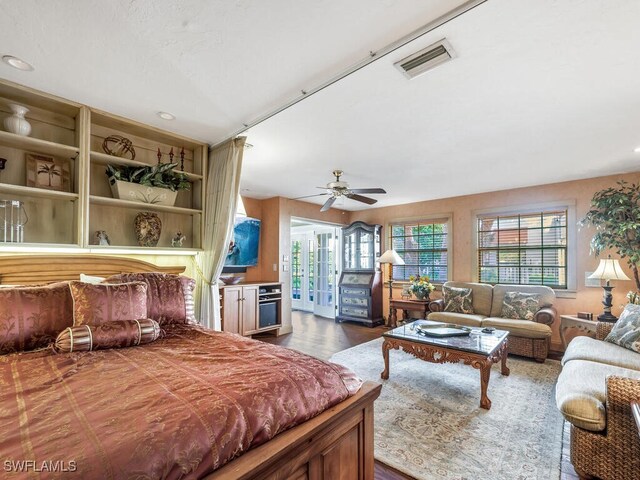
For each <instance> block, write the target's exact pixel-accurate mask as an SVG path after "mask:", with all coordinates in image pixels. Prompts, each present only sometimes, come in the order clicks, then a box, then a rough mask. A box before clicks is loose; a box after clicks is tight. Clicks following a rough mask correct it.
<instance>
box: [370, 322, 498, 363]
mask: <svg viewBox="0 0 640 480" xmlns="http://www.w3.org/2000/svg"><path fill="white" fill-rule="evenodd" d="M419 325H424V326H437V325H440V326H445V325H451V324H445V323H442V322H430V321H429V320H416V321H414V322H411V323H407V324H405V325H402V326H400V327H397V328H394V329H393V330H389V331H388V332H385V333H383V334H382V336H383V337H386V338H396V339H398V340H407V341H411V342H416V343H424V344H427V345H433V346H440V347H444V348H451V349H454V350H462V351H465V352H471V353H480V354H483V355H491V354H492V353H493V352H494V350H496V348H498V347H499V346H500V344H501V343H502V341H503V340H504V339H505V338H506V337H507V335H509V332H507V331H505V330H494V331H493V332H492V333H483V332H482V328H481V327H465V328H468V329H469V330H470V332H469V335H465V336H456V337H431V336H426V335H424V334H422V333H419V332H418V329H416V327H417V326H419Z"/></svg>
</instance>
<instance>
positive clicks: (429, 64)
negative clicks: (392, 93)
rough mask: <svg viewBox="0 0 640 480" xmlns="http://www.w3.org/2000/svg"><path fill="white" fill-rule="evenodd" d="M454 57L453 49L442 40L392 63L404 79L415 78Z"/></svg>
mask: <svg viewBox="0 0 640 480" xmlns="http://www.w3.org/2000/svg"><path fill="white" fill-rule="evenodd" d="M455 56H456V53H455V52H454V51H453V48H451V44H450V43H449V42H447V40H446V39H444V38H443V39H442V40H440V41H439V42H436V43H434V44H433V45H429V46H428V47H427V48H424V49H422V50H420V51H419V52H416V53H414V54H413V55H410V56H408V57H407V58H403V59H402V60H400V61H399V62H396V63H394V65H395V67H396V68H397V69H398V70H400V71H401V72H402V73H403V74H404V75H405V76H406V77H408V78H415V77H417V76H418V75H421V74H423V73H424V72H426V71H427V70H431V69H432V68H434V67H437V66H438V65H441V64H443V63H444V62H448V61H449V60H451V59H452V58H454V57H455Z"/></svg>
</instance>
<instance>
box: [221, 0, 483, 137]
mask: <svg viewBox="0 0 640 480" xmlns="http://www.w3.org/2000/svg"><path fill="white" fill-rule="evenodd" d="M487 1H488V0H470V1H468V2H465V3H463V4H462V5H460V6H459V7H457V8H454V9H453V10H451V11H450V12H447V13H445V14H444V15H442V16H440V17H438V18H436V19H435V20H433V21H431V22H429V23H427V24H426V25H424V26H422V27H420V28H419V29H417V30H414V31H413V32H411V33H409V34H408V35H405V36H404V37H402V38H400V39H399V40H396V41H395V42H393V43H390V44H389V45H387V46H385V47H383V48H381V49H380V50H378V51H377V52H373V51H371V52H369V56H368V57H367V58H365V59H363V60H361V61H359V62H358V63H356V64H355V65H352V66H351V67H349V68H347V69H346V70H344V71H343V72H342V73H340V74H338V75H336V76H334V77H332V78H330V79H329V80H327V81H326V82H324V83H321V84H320V85H318V86H316V87H314V88H312V89H310V90H302V91H301V92H302V95H300V96H299V97H296V98H295V99H293V100H291V101H289V102H287V103H285V104H284V105H282V106H281V107H278V108H276V109H275V110H272V111H271V112H269V113H266V114H264V115H262V116H261V117H258V118H257V119H256V120H253V121H252V122H249V123H245V124H243V126H242V128H240V129H238V130H236V131H235V132H234V133H233V134H231V136H229V137H227V138H225V139H224V140H222V141H220V142H218V143H216V144H213V145H211V148H214V149H215V148H216V147H218V146H219V145H221V144H223V143H225V142H227V141H229V140H231V139H232V138H235V137H237V136H238V135H240V134H242V133H244V132H246V131H247V130H249V129H250V128H252V127H255V126H256V125H259V124H261V123H262V122H264V121H266V120H268V119H270V118H271V117H273V116H275V115H278V114H279V113H281V112H283V111H285V110H287V109H288V108H291V107H293V106H294V105H295V104H297V103H298V102H301V101H302V100H304V99H305V98H309V97H310V96H311V95H314V94H316V93H318V92H320V91H322V90H324V89H325V88H327V87H330V86H331V85H333V84H334V83H336V82H339V81H340V80H342V79H343V78H346V77H348V76H349V75H351V74H353V73H355V72H357V71H358V70H360V69H361V68H364V67H366V66H367V65H369V64H371V63H373V62H375V61H376V60H379V59H381V58H383V57H385V56H387V55H388V54H390V53H392V52H394V51H396V50H397V49H399V48H401V47H404V46H405V45H407V44H409V43H411V42H413V41H414V40H416V39H418V38H420V37H422V36H423V35H426V34H427V33H430V32H432V31H433V30H435V29H436V28H439V27H441V26H442V25H445V24H446V23H449V22H450V21H451V20H454V19H455V18H458V17H459V16H461V15H463V14H465V13H467V12H469V11H471V10H473V9H474V8H476V7H477V6H479V5H481V4H483V3H485V2H487Z"/></svg>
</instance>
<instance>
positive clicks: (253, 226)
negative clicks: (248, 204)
mask: <svg viewBox="0 0 640 480" xmlns="http://www.w3.org/2000/svg"><path fill="white" fill-rule="evenodd" d="M259 244H260V220H258V219H257V218H251V217H236V220H235V224H234V227H233V238H232V239H231V242H230V243H229V252H228V253H227V259H226V260H225V262H224V266H225V267H255V266H256V265H258V247H259Z"/></svg>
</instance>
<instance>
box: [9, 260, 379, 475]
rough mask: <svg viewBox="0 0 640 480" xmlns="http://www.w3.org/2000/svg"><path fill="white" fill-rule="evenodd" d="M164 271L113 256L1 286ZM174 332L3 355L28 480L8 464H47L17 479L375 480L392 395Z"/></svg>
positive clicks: (257, 348)
mask: <svg viewBox="0 0 640 480" xmlns="http://www.w3.org/2000/svg"><path fill="white" fill-rule="evenodd" d="M61 265H64V268H61ZM159 269H160V268H158V267H156V266H154V265H151V264H148V263H146V262H140V261H137V260H130V259H124V258H114V257H109V258H105V257H103V256H84V257H78V256H70V257H68V258H65V259H63V260H61V259H60V257H57V258H56V259H53V258H51V257H35V256H13V257H0V283H2V284H18V283H20V284H29V283H31V284H37V283H42V282H43V279H46V281H58V280H73V279H77V278H78V277H79V274H80V273H85V274H90V275H105V274H114V273H123V272H150V271H157V270H159ZM179 271H181V267H176V268H173V267H165V272H168V273H179ZM25 272H32V273H25ZM18 277H19V278H18ZM163 328H164V331H165V332H166V333H165V336H164V338H161V339H159V340H157V341H155V342H153V343H150V344H148V345H140V346H137V347H133V348H122V349H108V350H95V351H92V352H79V353H78V352H72V353H65V354H55V353H52V352H51V351H49V350H40V351H32V352H24V353H13V354H8V355H2V356H0V382H1V384H0V438H2V439H3V441H2V451H1V456H2V457H3V458H2V460H3V462H5V463H4V468H5V471H7V465H10V467H11V468H14V467H15V468H17V464H15V463H11V464H7V463H6V462H7V460H9V461H11V462H16V461H25V460H34V461H35V462H37V463H35V464H33V465H32V466H31V467H30V470H29V472H27V473H25V472H24V471H23V473H21V474H19V475H16V477H15V478H23V477H24V478H58V477H60V478H74V477H73V475H74V474H75V478H83V479H85V478H105V479H106V478H136V479H147V478H149V479H150V478H207V479H232V478H234V479H235V478H238V479H249V478H273V479H302V478H313V479H321V478H325V479H338V478H340V479H352V478H353V479H372V478H373V401H374V400H375V398H377V396H378V395H379V393H380V386H379V385H378V384H374V383H364V384H362V385H360V384H361V382H360V381H359V380H358V379H357V378H355V376H354V375H353V374H352V373H351V372H349V371H348V370H346V369H344V368H342V367H340V366H337V365H332V364H329V363H327V362H322V361H320V360H317V359H314V358H312V357H308V356H306V355H303V354H300V353H298V352H295V351H292V350H287V349H283V348H280V347H277V346H273V345H269V344H265V343H262V342H256V341H253V340H250V339H245V338H242V337H240V336H237V335H232V334H228V333H223V332H213V331H211V330H207V329H204V328H201V327H199V326H193V325H167V326H164V327H163ZM43 462H45V463H43ZM46 462H51V463H46ZM56 462H57V463H56ZM42 468H45V471H44V472H42ZM38 469H39V470H41V473H37V472H36V470H38ZM49 469H58V471H53V472H52V471H46V470H49ZM65 469H66V471H65ZM8 478H11V472H9V475H8Z"/></svg>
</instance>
